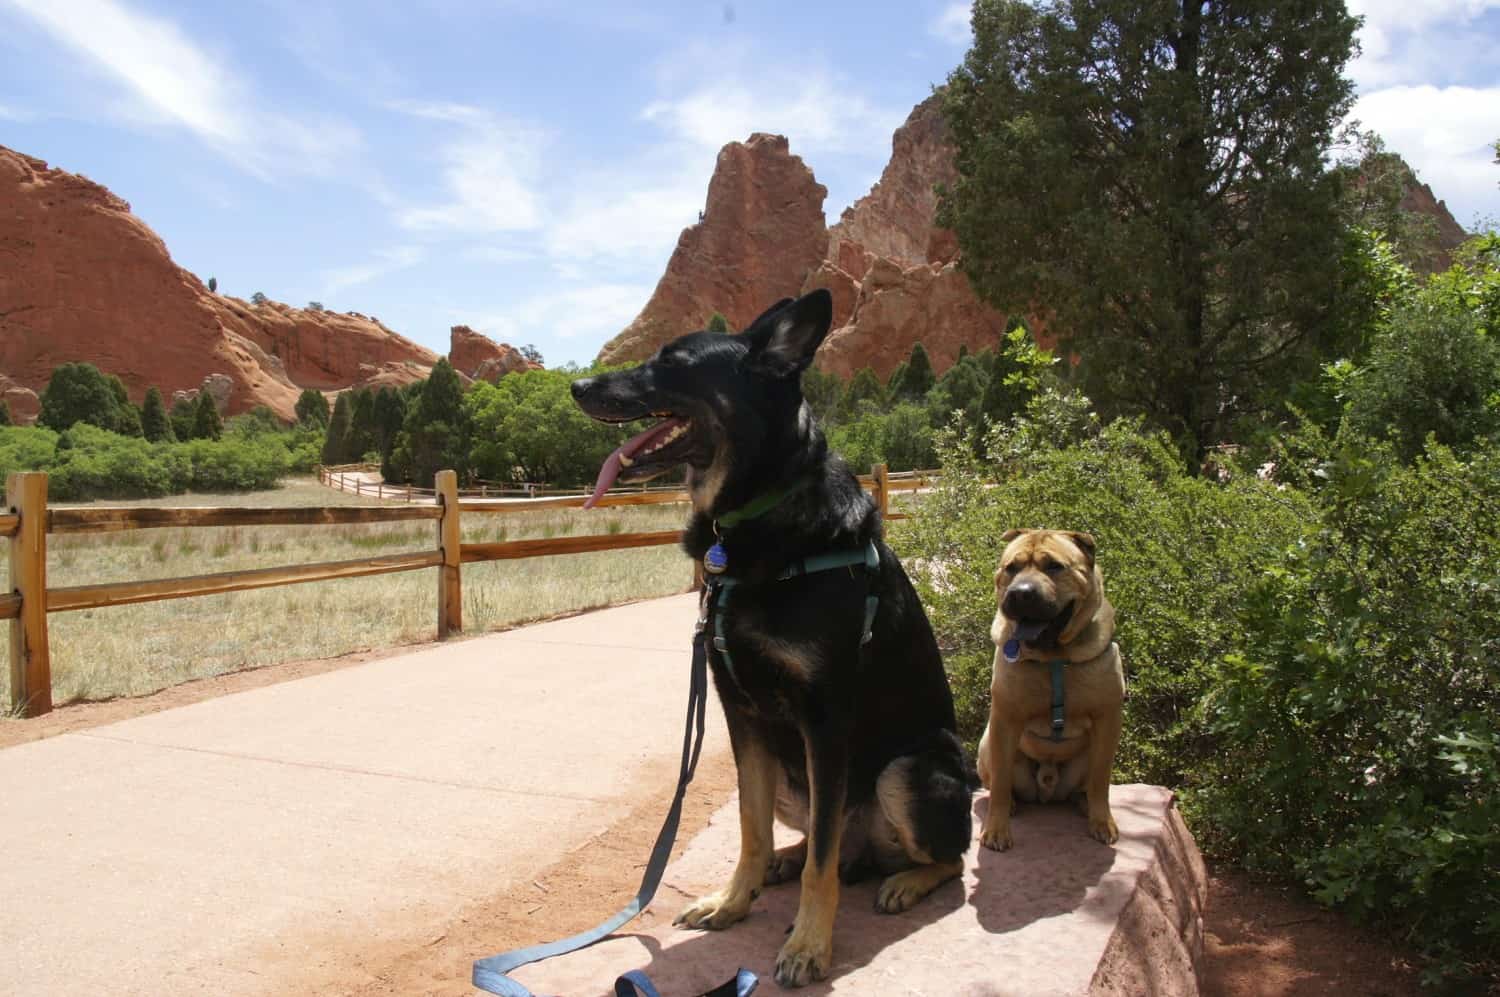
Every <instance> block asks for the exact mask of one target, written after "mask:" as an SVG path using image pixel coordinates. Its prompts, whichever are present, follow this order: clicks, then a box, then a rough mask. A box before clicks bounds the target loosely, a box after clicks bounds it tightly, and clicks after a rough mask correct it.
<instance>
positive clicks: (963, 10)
mask: <svg viewBox="0 0 1500 997" xmlns="http://www.w3.org/2000/svg"><path fill="white" fill-rule="evenodd" d="M969 11H970V5H969V4H967V3H950V4H949V5H948V6H946V7H944V8H943V10H942V13H940V14H938V16H937V17H935V18H933V19H932V22H931V23H929V24H928V25H927V33H928V34H930V35H932V36H934V37H936V38H941V39H942V40H943V41H945V42H947V43H948V44H949V45H958V46H962V47H965V48H966V47H968V44H969V42H970V41H972V40H973V37H974V35H973V29H972V28H971V27H970V26H969Z"/></svg>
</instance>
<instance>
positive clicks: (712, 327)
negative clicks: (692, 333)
mask: <svg viewBox="0 0 1500 997" xmlns="http://www.w3.org/2000/svg"><path fill="white" fill-rule="evenodd" d="M703 328H704V329H705V330H707V331H708V332H728V331H729V320H728V319H727V318H725V317H724V316H723V315H722V314H720V313H719V312H714V313H713V314H712V315H710V316H709V317H708V324H707V325H705V326H704V327H703Z"/></svg>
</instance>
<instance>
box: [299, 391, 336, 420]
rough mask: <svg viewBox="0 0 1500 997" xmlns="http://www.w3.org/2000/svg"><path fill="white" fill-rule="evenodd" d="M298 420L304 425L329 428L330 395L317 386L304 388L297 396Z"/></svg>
mask: <svg viewBox="0 0 1500 997" xmlns="http://www.w3.org/2000/svg"><path fill="white" fill-rule="evenodd" d="M295 411H296V413H297V422H298V423H299V424H301V425H303V426H309V427H316V428H318V429H327V428H328V396H327V395H325V394H323V392H321V391H318V390H317V389H316V388H304V389H303V391H302V394H300V395H298V396H297V407H296V410H295Z"/></svg>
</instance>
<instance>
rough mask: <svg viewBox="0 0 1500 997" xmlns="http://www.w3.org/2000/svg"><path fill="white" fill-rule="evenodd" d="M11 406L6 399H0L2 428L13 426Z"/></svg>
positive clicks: (0, 424) (0, 423) (0, 422)
mask: <svg viewBox="0 0 1500 997" xmlns="http://www.w3.org/2000/svg"><path fill="white" fill-rule="evenodd" d="M11 424H12V423H11V418H10V404H9V403H7V402H6V400H5V399H4V398H0V426H9V425H11Z"/></svg>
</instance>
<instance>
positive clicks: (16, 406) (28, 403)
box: [0, 374, 42, 425]
mask: <svg viewBox="0 0 1500 997" xmlns="http://www.w3.org/2000/svg"><path fill="white" fill-rule="evenodd" d="M0 400H3V401H4V402H5V407H6V408H8V409H10V418H11V421H12V422H14V423H16V424H17V425H20V424H22V423H27V422H34V421H36V417H37V414H38V413H39V412H41V411H42V402H41V399H39V398H38V397H37V394H36V392H35V391H32V390H31V389H30V388H23V387H21V385H19V384H17V383H16V382H15V381H12V380H11V379H10V378H8V377H6V376H5V375H4V374H0Z"/></svg>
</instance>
